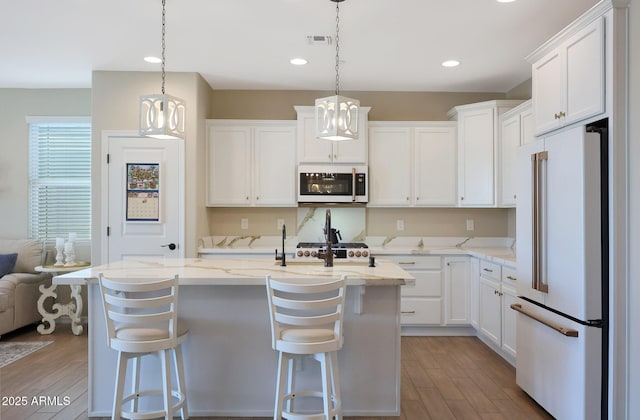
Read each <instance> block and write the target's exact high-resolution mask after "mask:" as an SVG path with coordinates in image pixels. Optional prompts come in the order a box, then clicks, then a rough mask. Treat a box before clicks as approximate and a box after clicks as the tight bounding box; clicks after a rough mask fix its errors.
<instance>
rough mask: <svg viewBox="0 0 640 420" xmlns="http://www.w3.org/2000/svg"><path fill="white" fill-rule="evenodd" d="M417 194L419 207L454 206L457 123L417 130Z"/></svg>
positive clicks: (415, 158) (415, 167)
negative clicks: (455, 124)
mask: <svg viewBox="0 0 640 420" xmlns="http://www.w3.org/2000/svg"><path fill="white" fill-rule="evenodd" d="M413 141H414V154H413V157H414V158H413V165H414V197H415V201H414V203H415V205H417V206H455V204H456V202H457V170H458V165H457V160H458V156H457V153H458V150H457V138H456V129H455V126H454V125H451V126H447V127H417V128H415V129H414V135H413Z"/></svg>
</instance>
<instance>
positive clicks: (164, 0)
mask: <svg viewBox="0 0 640 420" xmlns="http://www.w3.org/2000/svg"><path fill="white" fill-rule="evenodd" d="M165 2H166V0H162V94H163V95H164V79H165V74H164V50H165V44H164V33H165V14H166V13H165V10H164V6H165Z"/></svg>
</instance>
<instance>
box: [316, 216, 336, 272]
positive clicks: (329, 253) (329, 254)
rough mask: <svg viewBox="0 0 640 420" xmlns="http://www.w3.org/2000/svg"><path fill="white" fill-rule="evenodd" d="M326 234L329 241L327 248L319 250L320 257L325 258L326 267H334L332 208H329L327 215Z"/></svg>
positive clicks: (325, 222)
mask: <svg viewBox="0 0 640 420" xmlns="http://www.w3.org/2000/svg"><path fill="white" fill-rule="evenodd" d="M324 235H325V239H326V242H327V248H326V249H325V250H324V251H321V252H318V258H320V259H323V260H324V266H325V267H333V250H332V249H331V209H327V215H326V216H325V221H324Z"/></svg>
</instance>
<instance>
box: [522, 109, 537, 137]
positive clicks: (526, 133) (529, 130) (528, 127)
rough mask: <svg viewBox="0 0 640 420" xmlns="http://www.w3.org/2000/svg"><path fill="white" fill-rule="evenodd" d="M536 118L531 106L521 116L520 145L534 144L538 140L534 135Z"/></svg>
mask: <svg viewBox="0 0 640 420" xmlns="http://www.w3.org/2000/svg"><path fill="white" fill-rule="evenodd" d="M534 124H535V116H534V114H533V108H532V107H531V106H529V107H528V108H527V109H526V110H524V111H522V113H521V114H520V144H529V143H533V142H534V141H535V140H536V138H535V136H534V134H533V130H534V129H535V126H534Z"/></svg>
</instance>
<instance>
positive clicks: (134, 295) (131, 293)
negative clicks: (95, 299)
mask: <svg viewBox="0 0 640 420" xmlns="http://www.w3.org/2000/svg"><path fill="white" fill-rule="evenodd" d="M98 280H99V283H100V290H101V292H102V303H103V307H104V313H105V320H106V324H107V339H108V343H109V346H110V347H111V348H113V349H114V350H118V351H124V352H131V353H142V352H152V351H158V350H162V349H168V348H172V347H175V346H176V344H178V341H177V336H178V327H177V324H178V320H177V316H178V308H177V306H178V276H177V275H176V276H174V277H173V278H168V279H160V280H159V279H141V278H118V279H115V278H106V277H104V276H103V275H102V273H100V274H99V276H98Z"/></svg>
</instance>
